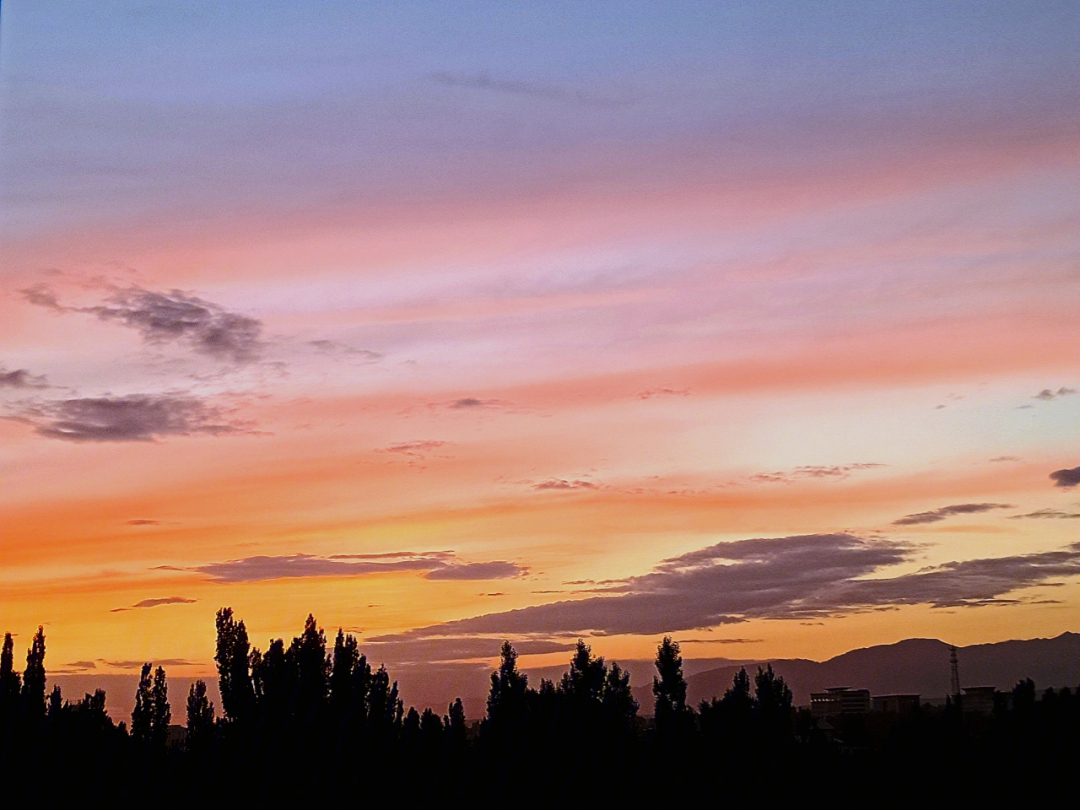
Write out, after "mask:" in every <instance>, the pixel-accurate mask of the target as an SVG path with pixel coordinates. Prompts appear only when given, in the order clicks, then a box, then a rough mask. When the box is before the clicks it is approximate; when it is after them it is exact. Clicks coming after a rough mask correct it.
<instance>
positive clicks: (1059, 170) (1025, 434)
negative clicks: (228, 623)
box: [0, 0, 1080, 676]
mask: <svg viewBox="0 0 1080 810" xmlns="http://www.w3.org/2000/svg"><path fill="white" fill-rule="evenodd" d="M1078 391H1080V7H1078V6H1077V4H1076V3H1074V2H1038V3H1017V2H1002V3H994V2H985V0H984V1H983V2H978V3H974V2H973V3H964V2H945V3H943V2H925V3H923V2H904V3H896V2H889V3H873V2H867V3H848V2H838V3H804V2H790V3H780V2H775V3H757V2H746V3H734V2H731V3H700V2H690V3H685V4H683V3H675V2H663V3H629V2H627V3H618V4H616V3H611V4H582V3H554V2H544V3H540V4H536V3H532V4H526V3H522V4H509V3H440V4H431V3H414V4H409V3H393V4H390V3H383V4H366V3H345V2H342V3H329V2H328V3H320V4H305V3H296V2H290V3H277V2H265V1H262V0H261V1H260V2H257V3H256V2H230V3H227V4H219V3H212V2H185V3H171V2H135V0H130V1H129V2H106V1H105V0H100V1H99V2H94V3H85V2H50V3H31V2H12V0H6V2H4V3H3V6H2V17H0V417H2V418H0V572H2V588H0V619H2V624H3V626H2V627H0V631H2V630H10V631H12V632H13V633H18V636H17V639H16V642H17V645H18V647H25V646H27V644H28V643H29V638H30V636H31V635H32V633H33V631H34V630H35V629H36V628H37V626H38V625H39V624H44V625H45V631H46V636H47V639H48V660H47V665H48V668H49V671H50V673H53V674H62V673H81V674H88V673H98V674H109V673H124V672H130V671H131V668H132V667H134V666H138V664H141V663H142V661H144V660H154V661H159V662H167V663H168V665H169V666H168V669H169V672H170V674H176V675H186V676H197V675H207V674H210V673H212V672H213V661H212V657H213V645H214V614H215V611H216V610H217V609H218V608H219V607H221V606H223V605H230V606H232V607H233V609H234V610H235V612H236V614H237V615H238V616H239V617H242V618H243V619H244V620H245V621H246V623H247V626H248V629H249V631H250V633H251V636H252V641H253V643H254V644H255V645H257V646H260V647H263V648H265V646H266V643H267V641H268V640H269V639H270V638H271V637H278V636H285V637H291V636H292V635H295V634H296V633H298V632H299V630H300V629H301V628H302V626H303V620H304V618H305V617H306V616H307V614H308V613H309V612H313V613H314V614H315V615H316V617H317V618H318V620H319V623H320V624H321V625H322V626H324V627H326V628H327V630H328V631H330V632H336V630H337V628H338V627H343V628H345V629H346V630H347V631H350V632H353V633H355V634H357V635H358V636H359V637H360V638H361V639H362V649H363V650H364V651H366V652H367V654H368V656H369V658H370V659H371V660H373V661H374V662H375V663H379V662H385V663H386V664H387V665H388V666H389V667H390V668H391V669H392V671H393V669H394V667H398V668H405V669H407V668H408V667H410V666H413V667H415V666H417V665H419V664H429V663H433V662H438V663H440V665H449V664H455V665H456V664H458V663H467V662H471V664H472V665H473V666H476V665H477V664H478V663H482V664H484V665H488V664H489V663H490V661H491V660H492V659H493V656H494V655H495V654H496V652H497V649H498V644H499V642H500V641H501V640H502V639H503V638H510V639H512V640H513V641H514V642H515V643H516V644H517V645H518V649H519V651H520V652H521V653H522V662H523V663H524V664H528V665H534V666H538V665H545V664H553V663H558V662H562V661H565V660H566V659H567V658H568V657H569V653H568V652H567V651H568V650H569V649H570V648H571V647H572V646H573V644H574V642H575V640H576V639H577V638H578V637H584V638H587V639H588V640H589V641H590V643H591V644H592V646H593V649H594V651H596V652H599V653H600V654H603V655H606V656H609V657H613V658H616V659H624V658H648V657H650V656H651V655H652V654H653V652H654V651H655V647H656V643H657V641H658V639H659V638H660V637H661V636H662V635H663V634H665V633H670V634H672V635H673V636H674V637H675V638H676V639H678V640H680V641H681V642H682V643H683V651H684V654H685V655H687V657H691V658H698V657H727V658H739V659H744V658H754V659H759V658H768V657H776V656H785V657H791V656H802V657H809V658H815V659H822V658H825V657H828V656H831V655H835V654H837V653H840V652H843V651H845V650H848V649H851V648H854V647H859V646H867V645H870V644H877V643H888V642H893V641H896V640H899V639H902V638H908V637H913V636H927V637H935V638H941V639H944V640H946V641H949V642H950V643H956V644H971V643H977V642H987V641H996V640H1001V639H1007V638H1030V637H1035V636H1049V635H1057V634H1059V633H1061V632H1063V631H1066V630H1072V631H1077V630H1080V531H1078V529H1080V393H1078Z"/></svg>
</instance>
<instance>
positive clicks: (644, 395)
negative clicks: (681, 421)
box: [637, 388, 690, 399]
mask: <svg viewBox="0 0 1080 810" xmlns="http://www.w3.org/2000/svg"><path fill="white" fill-rule="evenodd" d="M688 396H690V389H689V388H650V389H648V390H647V391H639V392H638V395H637V397H638V399H655V398H656V397H688Z"/></svg>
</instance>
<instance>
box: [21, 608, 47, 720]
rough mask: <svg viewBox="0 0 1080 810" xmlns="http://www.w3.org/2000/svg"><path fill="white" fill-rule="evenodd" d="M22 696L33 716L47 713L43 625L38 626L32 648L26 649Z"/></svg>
mask: <svg viewBox="0 0 1080 810" xmlns="http://www.w3.org/2000/svg"><path fill="white" fill-rule="evenodd" d="M22 697H23V704H24V705H25V707H26V709H27V711H28V712H29V713H30V716H31V717H40V716H41V715H44V714H45V632H44V629H43V628H42V627H38V629H37V632H36V633H34V640H33V641H32V642H31V644H30V649H29V650H27V651H26V671H25V672H24V673H23V681H22Z"/></svg>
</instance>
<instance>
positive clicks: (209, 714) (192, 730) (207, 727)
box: [187, 680, 214, 751]
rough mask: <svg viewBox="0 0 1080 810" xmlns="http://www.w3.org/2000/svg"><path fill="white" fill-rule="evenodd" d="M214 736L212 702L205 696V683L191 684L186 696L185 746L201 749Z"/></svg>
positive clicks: (192, 749)
mask: <svg viewBox="0 0 1080 810" xmlns="http://www.w3.org/2000/svg"><path fill="white" fill-rule="evenodd" d="M213 737H214V704H213V703H211V702H210V700H209V698H208V697H207V696H206V683H205V682H203V681H201V680H198V681H195V683H193V684H192V685H191V689H190V690H189V691H188V698H187V747H188V750H189V751H201V750H203V749H204V748H206V746H207V745H209V743H210V741H211V740H212V739H213Z"/></svg>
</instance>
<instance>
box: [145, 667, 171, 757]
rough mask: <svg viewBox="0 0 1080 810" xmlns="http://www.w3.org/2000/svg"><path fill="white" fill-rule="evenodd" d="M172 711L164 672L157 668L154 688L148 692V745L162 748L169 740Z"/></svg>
mask: <svg viewBox="0 0 1080 810" xmlns="http://www.w3.org/2000/svg"><path fill="white" fill-rule="evenodd" d="M171 720H172V709H171V708H170V707H169V685H168V683H166V681H165V670H164V669H163V668H162V667H158V668H157V669H156V670H155V671H154V686H153V688H152V690H151V692H150V743H151V745H153V746H154V747H155V748H164V747H165V743H166V742H167V741H168V739H169V722H170V721H171Z"/></svg>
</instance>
